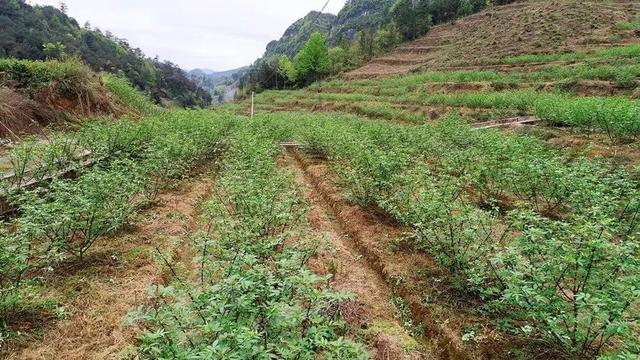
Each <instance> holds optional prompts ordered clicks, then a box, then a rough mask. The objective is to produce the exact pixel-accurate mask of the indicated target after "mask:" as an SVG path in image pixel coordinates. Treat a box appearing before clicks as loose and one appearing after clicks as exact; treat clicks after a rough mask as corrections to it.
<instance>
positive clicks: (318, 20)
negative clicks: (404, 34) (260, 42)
mask: <svg viewBox="0 0 640 360" xmlns="http://www.w3.org/2000/svg"><path fill="white" fill-rule="evenodd" d="M394 2H395V0H349V1H347V3H346V4H345V5H344V7H343V8H342V10H340V12H339V13H338V15H337V16H336V15H333V14H321V13H319V12H318V11H312V12H310V13H309V14H307V16H305V17H304V18H302V19H300V20H298V21H296V22H295V23H293V24H292V25H291V26H289V28H288V29H287V30H286V31H285V32H284V34H283V35H282V37H281V38H280V40H277V41H276V40H274V41H272V42H270V43H269V44H268V45H267V51H266V52H265V57H269V56H274V55H287V56H289V57H290V58H293V57H295V56H296V54H297V53H298V51H300V49H301V48H302V47H303V46H304V44H305V43H306V42H307V41H308V40H309V38H310V37H311V34H313V33H315V32H319V33H322V34H324V35H327V36H328V42H329V43H330V44H337V43H339V42H341V41H343V40H353V39H354V38H355V36H356V34H357V32H358V31H362V30H377V29H378V28H379V27H380V25H382V24H383V23H385V22H386V21H387V20H388V15H389V9H390V8H391V6H393V4H394Z"/></svg>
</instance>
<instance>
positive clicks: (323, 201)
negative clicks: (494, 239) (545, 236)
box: [285, 149, 562, 359]
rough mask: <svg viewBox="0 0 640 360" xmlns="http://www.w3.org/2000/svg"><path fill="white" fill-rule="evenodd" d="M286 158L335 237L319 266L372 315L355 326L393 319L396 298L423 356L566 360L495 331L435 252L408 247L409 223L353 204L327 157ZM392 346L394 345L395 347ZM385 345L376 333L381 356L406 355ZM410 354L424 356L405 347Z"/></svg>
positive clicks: (317, 220)
mask: <svg viewBox="0 0 640 360" xmlns="http://www.w3.org/2000/svg"><path fill="white" fill-rule="evenodd" d="M285 162H286V163H287V167H288V168H290V169H293V171H294V172H295V173H296V174H297V179H298V182H299V183H300V184H301V188H302V189H303V194H304V196H305V197H306V199H307V201H308V202H309V203H310V205H311V207H312V209H313V211H312V213H311V215H310V220H311V224H312V225H313V226H312V227H313V228H314V229H316V231H318V230H319V231H324V232H325V234H329V235H330V237H329V240H328V249H330V250H332V251H330V252H327V251H326V250H323V251H321V252H320V255H319V256H318V257H317V258H316V259H315V263H314V264H315V265H314V268H316V269H317V270H319V271H320V272H330V273H331V272H335V273H336V279H337V280H336V281H337V285H334V286H336V287H337V288H338V289H344V290H348V291H352V292H354V293H355V294H357V295H358V301H360V306H361V307H364V309H363V310H361V311H362V313H363V314H367V315H362V316H360V317H359V321H360V323H357V322H356V323H357V324H360V326H362V321H363V320H362V318H364V319H366V320H365V325H366V322H367V320H369V319H372V318H373V319H375V318H376V317H377V318H382V319H388V317H389V316H390V315H391V314H392V312H394V310H387V311H386V312H385V311H381V310H379V307H382V306H384V303H385V302H387V301H388V300H387V299H392V300H393V301H392V302H393V304H395V306H396V309H395V313H396V316H395V317H396V319H398V320H400V322H401V323H402V325H403V327H404V328H405V330H407V331H408V332H409V333H411V334H413V335H414V338H415V339H416V340H418V341H419V342H420V343H424V344H426V345H427V347H426V351H424V352H423V353H422V354H419V355H420V356H425V357H426V358H429V359H432V358H435V359H509V358H514V356H515V352H514V351H517V352H519V353H525V354H528V355H529V356H530V358H532V359H547V358H562V354H560V353H558V352H556V351H555V350H554V349H553V348H551V347H547V346H546V345H545V344H543V343H541V342H539V341H537V340H534V339H520V338H515V337H512V336H507V335H505V334H503V333H499V332H497V331H495V329H493V328H492V326H491V325H490V324H491V322H490V319H487V318H484V317H483V316H481V315H480V314H479V313H477V309H478V307H479V305H480V302H479V301H478V300H477V299H472V298H469V297H468V296H466V295H464V294H461V293H460V291H458V290H456V288H455V287H454V286H453V284H452V279H451V276H450V275H449V274H448V272H447V271H446V270H444V269H442V268H441V267H440V266H438V265H437V264H436V263H435V262H434V260H433V259H432V258H431V257H430V256H428V255H427V254H424V253H419V252H416V251H415V250H413V249H412V248H410V246H407V245H406V242H405V241H404V239H405V238H406V234H407V232H408V230H409V229H405V228H402V227H400V226H399V225H398V224H396V223H394V222H393V221H392V220H391V219H389V218H388V217H385V216H384V215H383V214H380V212H379V211H377V210H376V209H363V208H361V207H359V206H356V205H352V204H350V203H349V202H348V200H347V199H346V198H345V197H344V195H342V191H341V190H340V187H339V185H338V184H337V182H336V180H335V176H334V174H333V173H332V172H331V170H330V169H329V168H328V166H327V165H326V163H325V161H324V160H321V159H314V158H311V157H310V156H308V155H305V154H303V153H301V152H299V151H297V150H293V149H290V150H289V154H288V155H287V157H286V158H285ZM325 228H326V229H329V230H324V229H325ZM331 229H333V230H331ZM359 277H362V279H359ZM341 279H343V280H341ZM377 308H378V310H376V309H377ZM390 311H391V312H390ZM382 334H383V336H384V334H385V333H384V332H382ZM465 334H467V335H469V334H473V336H471V337H470V340H469V341H466V342H465V341H463V340H462V339H463V336H464V335H465ZM392 340H397V339H393V338H392ZM386 344H388V342H387V343H386ZM391 344H392V345H391V348H392V349H394V348H396V347H397V345H395V344H394V343H393V342H392V343H391ZM383 349H384V347H383ZM376 351H378V353H376ZM379 351H380V346H377V345H376V340H375V338H374V341H373V346H372V352H373V354H374V355H375V356H376V358H379V359H395V358H401V357H399V356H400V355H397V356H398V357H385V356H382V357H380V355H379ZM398 354H399V353H398ZM405 356H418V354H411V353H409V354H407V353H406V352H405Z"/></svg>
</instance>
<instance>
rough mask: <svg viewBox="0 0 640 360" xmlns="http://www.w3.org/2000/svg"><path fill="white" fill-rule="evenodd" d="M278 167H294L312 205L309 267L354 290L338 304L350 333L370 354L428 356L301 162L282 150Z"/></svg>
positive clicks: (378, 356)
mask: <svg viewBox="0 0 640 360" xmlns="http://www.w3.org/2000/svg"><path fill="white" fill-rule="evenodd" d="M281 166H282V167H283V168H285V169H287V170H289V171H292V172H293V174H294V175H295V178H296V182H297V184H298V187H299V189H300V191H301V194H302V196H303V198H304V199H305V200H306V201H307V202H308V204H309V205H310V208H311V209H310V212H309V215H308V220H309V225H310V229H309V231H308V233H307V234H306V235H307V236H308V237H310V238H315V239H318V240H319V241H320V244H319V248H318V250H317V252H316V254H315V256H314V257H313V258H312V259H311V260H310V262H309V266H310V268H311V269H312V270H313V271H314V272H315V273H317V274H319V275H332V277H331V280H330V281H331V287H332V289H333V290H334V291H339V292H348V293H350V294H354V295H355V300H354V301H352V302H350V303H348V304H346V305H345V306H344V308H343V309H342V314H343V316H344V319H345V321H347V323H348V324H349V328H350V336H351V337H353V338H356V339H357V340H362V341H364V342H366V343H368V345H369V348H370V355H371V358H372V359H380V360H382V359H385V360H386V359H389V360H392V359H416V360H417V359H428V358H431V356H428V349H427V345H428V344H427V343H426V342H425V341H424V339H421V338H416V337H414V336H412V335H411V333H410V330H411V329H405V328H404V327H403V321H404V320H403V319H402V315H401V312H400V311H399V309H398V308H397V307H396V306H395V305H394V304H393V302H392V298H393V297H394V292H393V289H391V288H390V287H389V286H388V284H387V283H386V282H385V280H384V278H383V277H382V276H380V274H379V273H378V272H377V271H376V270H375V269H373V268H372V267H371V266H370V265H369V264H368V262H367V261H366V259H365V258H364V256H363V255H362V254H361V253H360V252H359V250H358V248H357V247H356V244H354V242H353V240H352V239H351V238H350V236H349V234H348V233H347V231H345V229H344V228H343V226H342V224H340V222H339V221H338V220H337V219H336V215H335V213H334V211H333V209H332V208H331V207H330V206H328V204H327V203H326V201H325V200H324V198H323V197H322V196H321V195H320V194H319V193H318V191H317V190H316V188H315V186H314V185H313V183H312V180H311V179H310V177H309V175H308V174H307V173H306V172H305V171H304V170H303V168H302V167H301V166H300V163H299V162H298V161H297V160H296V158H295V157H294V156H292V155H291V153H289V152H286V153H285V155H284V157H283V158H282V160H281Z"/></svg>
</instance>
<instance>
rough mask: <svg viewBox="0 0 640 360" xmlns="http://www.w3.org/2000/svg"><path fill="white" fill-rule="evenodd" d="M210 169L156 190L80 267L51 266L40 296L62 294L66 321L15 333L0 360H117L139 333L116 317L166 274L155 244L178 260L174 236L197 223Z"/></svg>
mask: <svg viewBox="0 0 640 360" xmlns="http://www.w3.org/2000/svg"><path fill="white" fill-rule="evenodd" d="M211 171H212V170H211V168H209V167H207V168H206V169H201V170H200V171H198V175H196V176H194V177H193V178H192V180H190V181H188V182H185V183H182V184H180V185H179V187H178V188H177V189H174V190H170V191H166V192H164V193H161V194H160V195H159V198H158V202H157V205H155V206H153V207H151V208H149V209H146V210H145V211H143V212H142V213H141V215H140V220H139V221H136V225H134V226H130V228H129V229H127V230H126V231H123V232H121V233H119V234H117V235H114V236H112V237H110V238H107V239H103V240H102V241H101V242H100V243H99V244H97V245H96V248H95V249H94V250H93V251H92V252H91V254H90V255H89V256H88V258H87V259H86V260H85V261H84V262H83V263H82V264H73V265H69V266H67V267H65V268H63V269H60V270H57V271H56V272H55V274H53V275H52V276H51V277H50V278H49V279H47V281H46V284H47V285H46V287H45V291H44V292H45V297H47V298H54V299H70V300H69V302H68V303H66V304H65V309H66V312H67V313H68V314H69V316H68V318H67V319H65V320H60V321H53V322H52V323H50V324H44V325H45V330H44V334H41V335H35V334H32V335H25V336H23V337H22V338H21V339H20V341H19V343H17V344H13V345H12V348H11V347H10V348H9V349H5V351H4V352H3V353H0V358H7V359H11V360H14V359H65V360H66V359H69V360H72V359H78V360H79V359H120V358H121V355H122V352H123V351H125V350H126V349H127V348H128V347H130V346H131V345H133V344H134V343H135V341H136V335H137V334H138V333H139V331H140V330H141V329H140V328H137V327H134V326H128V325H127V324H126V323H125V322H124V319H126V317H127V315H128V314H129V313H130V312H131V311H132V310H135V309H136V308H137V307H139V306H141V305H144V304H146V303H147V288H148V287H149V286H150V285H151V284H158V283H164V282H166V280H167V279H168V273H167V270H166V269H165V268H164V267H163V266H162V264H161V262H160V261H158V259H157V257H156V256H155V249H156V248H159V249H160V250H161V251H162V252H163V253H173V254H175V256H177V257H181V254H180V252H181V251H182V250H180V248H181V247H180V246H179V245H180V241H181V239H183V238H184V235H185V234H186V233H188V232H192V231H194V230H196V229H195V228H197V227H198V223H197V219H198V218H199V210H198V209H199V204H201V203H202V202H203V201H204V200H205V199H206V198H207V197H208V196H209V193H210V190H211V188H212V183H213V176H212V174H211V173H210V172H211ZM27 325H30V328H31V330H33V329H35V328H37V327H43V324H42V323H35V324H27Z"/></svg>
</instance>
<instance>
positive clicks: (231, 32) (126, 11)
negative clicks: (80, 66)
mask: <svg viewBox="0 0 640 360" xmlns="http://www.w3.org/2000/svg"><path fill="white" fill-rule="evenodd" d="M325 2H326V0H210V1H206V0H180V1H168V0H90V1H87V0H66V1H65V3H66V4H67V7H68V8H69V15H70V16H72V17H74V18H76V20H78V23H80V26H82V25H83V24H84V23H85V22H86V21H89V22H90V23H91V25H92V26H93V27H98V28H100V29H101V30H102V31H106V30H109V31H111V32H112V33H113V34H114V35H115V36H117V37H120V38H125V39H127V40H129V43H130V44H131V46H133V47H139V48H141V49H142V50H143V51H144V52H145V54H147V55H148V56H150V57H154V56H156V55H158V56H160V58H161V59H163V60H171V61H172V62H174V63H177V64H178V65H180V66H181V67H182V68H184V69H187V70H191V69H194V68H208V69H213V70H229V69H233V68H237V67H241V66H244V65H248V64H250V63H252V62H253V61H254V60H255V59H257V58H258V57H260V56H261V55H262V54H263V53H264V50H265V47H266V46H267V43H268V42H269V41H271V40H274V39H279V38H280V36H281V35H282V33H283V32H284V31H285V30H286V28H287V27H288V26H289V25H291V24H292V23H293V22H294V21H296V20H297V19H299V18H302V17H304V16H305V15H306V14H307V13H308V12H309V11H311V10H320V9H321V8H322V6H323V5H324V4H325ZM31 3H32V4H39V5H53V6H56V7H59V5H60V0H32V1H31ZM344 3H345V0H331V1H330V3H329V6H328V7H327V10H326V11H325V12H330V13H333V14H335V13H337V12H338V11H339V10H340V8H342V6H343V5H344Z"/></svg>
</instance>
